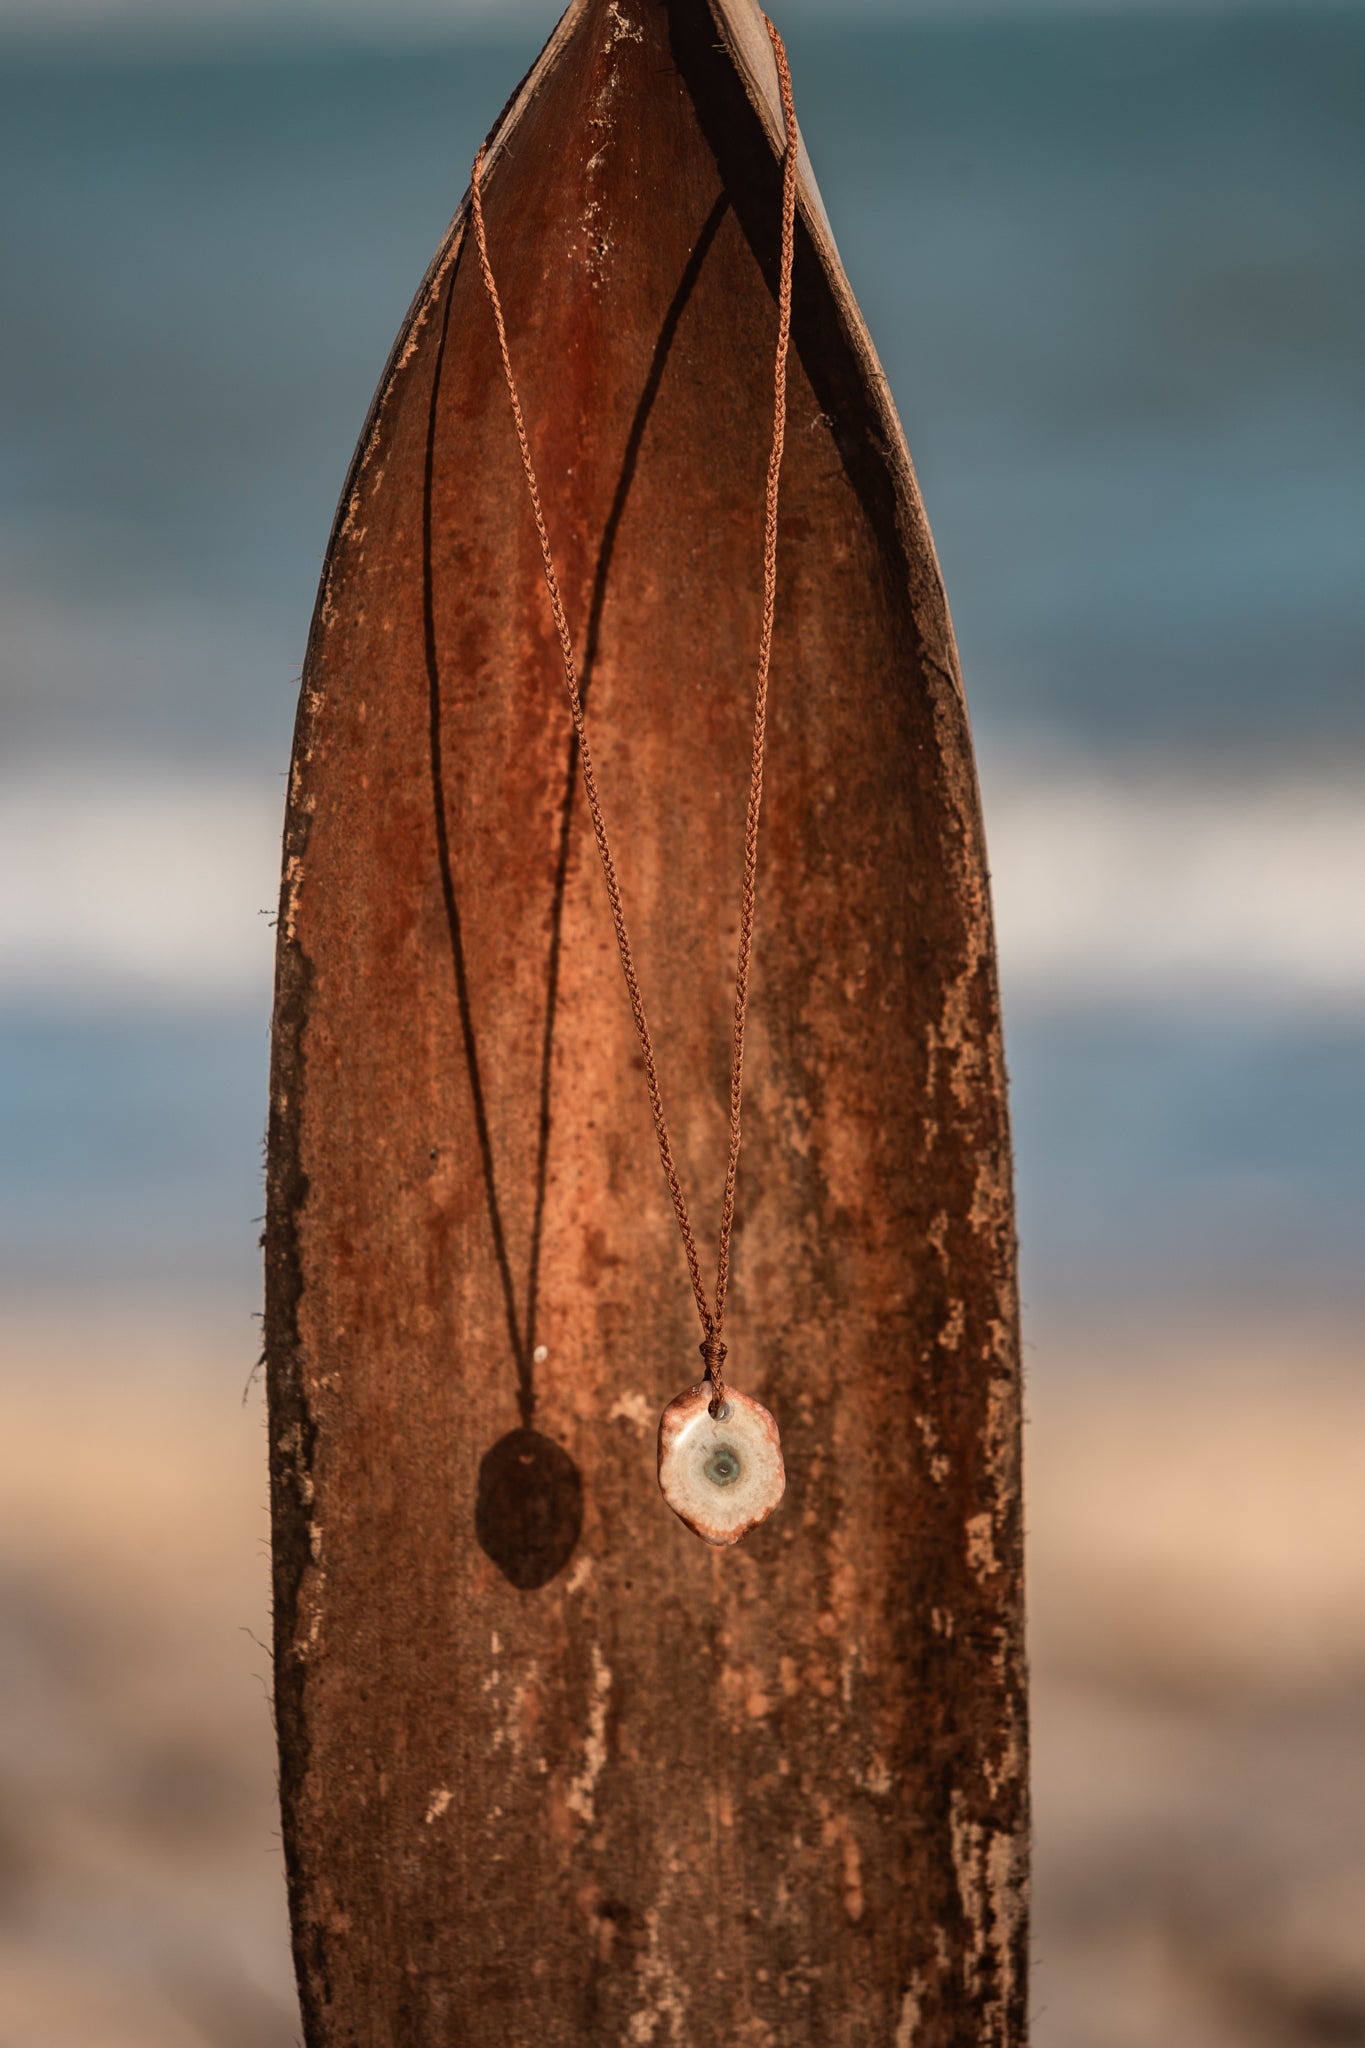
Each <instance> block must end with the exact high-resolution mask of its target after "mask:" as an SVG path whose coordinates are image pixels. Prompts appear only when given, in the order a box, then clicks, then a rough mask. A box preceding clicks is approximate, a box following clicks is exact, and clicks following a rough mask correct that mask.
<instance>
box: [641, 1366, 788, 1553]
mask: <svg viewBox="0 0 1365 2048" xmlns="http://www.w3.org/2000/svg"><path fill="white" fill-rule="evenodd" d="M710 1400H711V1387H710V1382H709V1381H706V1380H703V1381H702V1383H701V1385H700V1386H696V1387H689V1388H688V1389H687V1392H686V1393H685V1394H679V1395H678V1397H677V1399H676V1400H674V1401H670V1402H669V1404H668V1406H667V1407H666V1408H665V1410H664V1412H663V1414H662V1415H661V1416H660V1418H659V1485H660V1487H661V1488H662V1491H663V1496H664V1499H665V1500H666V1501H667V1502H668V1505H669V1506H670V1507H671V1508H672V1510H673V1512H674V1514H675V1515H677V1516H678V1517H679V1518H680V1519H681V1520H682V1521H684V1522H686V1524H687V1526H688V1528H689V1529H691V1530H694V1531H695V1533H696V1534H697V1535H698V1536H700V1537H702V1538H704V1540H705V1541H706V1542H707V1543H715V1544H717V1545H720V1544H726V1543H738V1541H739V1539H740V1537H741V1536H745V1535H747V1534H748V1532H749V1530H750V1529H753V1528H756V1527H757V1525H758V1524H759V1523H760V1522H762V1521H766V1520H767V1518H768V1516H769V1515H770V1514H771V1513H772V1511H773V1509H774V1508H775V1507H776V1506H777V1504H778V1502H779V1501H780V1500H781V1498H782V1493H783V1489H784V1487H785V1486H786V1483H787V1474H786V1470H785V1468H784V1466H783V1463H782V1444H781V1439H780V1438H779V1436H778V1433H777V1424H776V1422H774V1420H773V1418H772V1416H771V1415H770V1414H769V1413H768V1411H767V1409H766V1408H765V1407H764V1406H763V1404H762V1402H761V1401H753V1400H751V1399H750V1398H749V1396H748V1395H747V1394H737V1393H736V1392H735V1391H734V1389H733V1388H732V1387H727V1388H726V1390H725V1409H724V1412H723V1413H722V1414H721V1415H720V1416H713V1415H712V1414H711V1412H710V1405H709V1404H710Z"/></svg>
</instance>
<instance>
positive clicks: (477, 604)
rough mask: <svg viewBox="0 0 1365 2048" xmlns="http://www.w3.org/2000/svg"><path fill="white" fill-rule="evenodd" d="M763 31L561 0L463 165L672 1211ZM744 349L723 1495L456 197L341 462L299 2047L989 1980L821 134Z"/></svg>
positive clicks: (911, 720) (954, 995)
mask: <svg viewBox="0 0 1365 2048" xmlns="http://www.w3.org/2000/svg"><path fill="white" fill-rule="evenodd" d="M755 28H756V29H757V32H758V33H757V37H755V34H754V30H755ZM766 48H767V39H766V36H765V35H763V33H762V27H761V22H760V20H759V17H758V15H757V11H756V9H755V8H754V7H753V5H752V0H714V5H713V6H712V5H708V4H706V0H578V4H576V5H575V6H574V7H572V8H571V9H570V12H569V14H568V16H566V18H565V21H564V23H563V24H562V25H561V28H560V29H559V31H557V33H556V36H555V37H554V38H552V41H551V44H550V45H549V46H548V49H547V53H546V55H545V57H543V58H542V60H541V62H540V64H539V65H538V66H537V69H536V71H535V72H533V73H532V75H531V78H530V80H528V82H527V85H526V86H525V87H524V88H523V89H522V92H521V94H520V95H519V96H518V98H517V99H516V100H515V101H514V103H513V105H512V107H511V109H510V110H509V113H508V114H507V115H506V116H505V117H504V120H503V122H502V124H501V126H500V127H499V129H498V131H497V140H496V142H495V145H494V146H493V148H492V149H491V150H490V156H489V160H488V168H487V171H486V174H485V178H486V182H485V209H486V214H487V220H488V232H489V238H490V244H491V247H492V250H493V255H494V261H495V264H496V267H497V273H498V281H499V285H500V288H501V292H502V297H503V302H504V307H505V310H506V314H507V320H508V328H509V336H510V341H511V347H512V352H513V359H514V362H515V364H516V368H517V375H518V381H519V384H520V389H521V396H522V400H523V403H524V405H525V408H526V413H527V421H528V426H529V429H530V434H531V440H532V445H533V449H534V452H535V459H536V465H537V469H538V472H539V476H540V482H541V488H542V492H543V496H544V499H545V507H546V515H547V519H548V522H549V526H550V530H551V534H552V537H553V541H554V546H555V552H556V560H557V565H558V568H559V572H560V579H561V582H562V585H563V588H564V592H565V597H566V601H567V604H568V607H569V613H570V618H571V622H572V625H573V629H574V633H575V638H576V641H577V644H578V647H579V650H580V655H581V659H582V666H583V670H584V674H585V679H586V686H587V701H588V715H589V718H590V720H591V722H592V727H593V733H594V746H595V751H596V754H597V757H598V762H599V772H600V776H601V782H602V789H603V797H604V802H605V804H606V807H607V812H608V818H609V822H610V825H611V828H612V834H613V841H614V844H615V848H616V851H617V854H618V860H619V866H620V869H621V876H622V885H623V889H624V892H625V899H626V905H627V909H628V913H629V916H630V921H631V930H632V936H633V937H634V939H635V943H636V948H637V953H638V956H639V964H640V972H641V978H642V982H643V985H644V990H645V996H646V1001H647V1003H648V1005H649V1009H650V1014H651V1022H652V1025H653V1028H654V1032H655V1038H656V1044H657V1049H658V1054H659V1062H660V1069H661V1073H662V1078H663V1084H664V1090H665V1099H666V1102H667V1107H668V1114H669V1121H670V1125H671V1128H672V1130H673V1134H674V1139H675V1144H676V1148H677V1152H678V1155H679V1162H680V1165H681V1167H682V1170H683V1174H684V1179H685V1182H686V1186H687V1189H688V1193H689V1197H690V1201H691V1205H692V1210H693V1215H694V1220H695V1222H696V1224H697V1227H698V1232H699V1235H702V1236H704V1238H705V1240H706V1241H707V1243H708V1244H709V1243H710V1242H712V1241H713V1233H714V1227H715V1220H716V1215H717V1210H718V1202H719V1192H720V1184H721V1179H722V1175H723V1170H724V1151H725V1139H726V1118H727V1086H728V1056H729V1044H730V1016H729V1006H730V1002H731V1000H732V993H733V973H734V941H735V931H736V922H737V896H738V882H739V874H740V865H741V857H742V832H743V812H744V793H745V785H746V776H747V768H748V740H749V727H750V720H751V716H752V690H753V673H754V658H755V654H756V649H757V636H758V620H759V596H760V591H759V571H760V565H761V548H762V520H763V479H764V470H765V464H766V459H767V450H768V437H769V435H770V432H771V404H772V385H771V378H772V356H773V346H774V340H775V330H776V309H775V303H774V291H775V281H776V268H777V252H778V232H779V203H780V200H779V188H780V167H779V162H778V158H777V149H778V147H779V145H780V132H781V131H780V120H779V118H778V116H777V114H776V112H775V85H771V83H770V81H769V79H768V77H767V75H766V74H765V73H764V71H763V69H762V62H761V59H762V56H763V54H764V53H765V52H766ZM756 52H757V53H758V54H757V55H755V53H756ZM769 63H770V59H769ZM796 91H797V105H798V110H799V107H800V91H801V79H800V75H799V72H798V75H797V77H796ZM790 375H791V391H790V410H789V427H788V438H787V453H786V461H785V467H784V471H783V483H782V517H781V527H780V552H779V588H778V615H777V635H776V643H775V652H774V659H773V681H772V697H771V706H770V714H769V718H770V722H769V743H768V771H767V779H766V789H765V801H764V819H763V843H762V851H761V860H760V876H759V889H760V900H759V922H758V938H757V946H756V954H755V979H754V987H753V995H752V1001H751V1009H750V1025H749V1065H748V1079H747V1087H746V1097H745V1141H744V1153H743V1158H742V1161H741V1168H740V1188H739V1211H738V1221H737V1227H736V1233H735V1247H734V1279H733V1283H732V1292H731V1304H730V1309H729V1314H728V1317H727V1327H726V1337H727V1341H728V1343H729V1346H730V1357H729V1362H728V1376H729V1377H730V1378H731V1379H732V1380H733V1382H734V1384H735V1385H736V1386H738V1387H740V1388H743V1389H744V1390H745V1391H747V1392H749V1393H751V1394H753V1395H754V1396H756V1397H757V1398H758V1399H759V1400H761V1401H763V1402H764V1403H765V1404H766V1405H767V1406H768V1407H769V1408H771V1409H772V1410H773V1412H774V1414H775V1415H776V1416H777V1418H778V1421H779V1423H780V1425H781V1430H782V1439H783V1447H784V1451H785V1456H786V1466H787V1493H786V1498H785V1500H784V1502H783V1504H782V1506H781V1508H780V1509H779V1510H778V1512H777V1513H776V1514H775V1515H774V1516H773V1517H772V1519H771V1520H770V1521H768V1522H767V1523H765V1524H764V1525H763V1526H762V1527H761V1528H759V1529H758V1530H756V1531H755V1532H754V1533H753V1534H752V1535H751V1536H750V1537H749V1538H748V1539H747V1540H746V1541H745V1542H744V1543H742V1544H740V1545H739V1546H737V1548H735V1549H734V1550H733V1551H726V1552H723V1553H718V1552H715V1551H713V1550H711V1549H710V1548H709V1547H708V1546H706V1545H704V1544H702V1543H701V1542H699V1541H698V1540H697V1538H696V1537H695V1536H693V1535H691V1534H690V1533H689V1532H688V1531H687V1530H686V1529H685V1528H684V1527H683V1526H682V1525H681V1524H680V1523H679V1522H678V1521H677V1520H676V1519H675V1518H674V1517H673V1515H671V1514H670V1512H669V1510H668V1508H667V1507H666V1506H665V1504H664V1502H663V1500H662V1498H661V1497H660V1494H659V1492H658V1489H657V1486H656V1484H655V1480H654V1443H655V1431H656V1427H657V1420H658V1415H659V1412H660V1410H661V1409H662V1408H663V1406H664V1404H665V1403H666V1402H667V1401H668V1400H669V1399H670V1398H671V1397H672V1396H673V1395H674V1394H676V1393H677V1392H678V1391H679V1389H680V1388H681V1387H682V1386H684V1385H685V1384H687V1383H688V1382H689V1381H690V1380H693V1379H695V1378H697V1377H698V1375H699V1370H700V1364H699V1360H698V1357H697V1343H698V1337H699V1332H698V1329H697V1326H696V1317H695V1311H694V1307H693V1303H692V1297H691V1292H690V1289H689V1286H688V1282H687V1275H686V1269H685V1266H684V1263H683V1256H682V1250H681V1246H680V1244H679V1240H678V1235H677V1230H676V1226H675V1223H674V1219H673V1215H672V1211H671V1208H670V1205H669V1201H668V1196H667V1191H666V1189H665V1187H664V1184H663V1179H662V1176H661V1174H660V1170H659V1162H658V1155H657V1152H656V1150H655V1145H654V1139H653V1135H652V1133H651V1129H650V1123H649V1114H648V1106H647V1102H646V1099H645V1091H644V1085H643V1080H642V1075H641V1070H640V1060H639V1053H638V1048H637V1046H636V1043H635V1038H634V1033H633V1029H632V1025H631V1019H630V1014H629V1010H628V1008H627V1004H626V999H625V994H624V991H623V989H622V986H621V978H620V969H619V965H618V962H617V959H616V953H615V947H614V943H613V938H612V932H611V927H610V922H609V919H608V915H607V908H606V901H605V894H604V890H603V886H602V877H601V873H600V871H599V868H598V865H597V857H596V853H595V850H594V848H593V845H592V841H591V835H590V832H589V830H588V825H587V818H586V813H585V809H584V806H583V803H582V798H581V791H580V790H579V788H578V787H577V782H576V777H577V763H576V761H575V759H574V757H573V753H572V750H571V747H570V744H569V722H568V712H567V706H566V703H565V698H564V691H563V679H562V672H561V669H560V664H559V656H558V652H557V648H556V645H555V642H554V637H553V629H552V626H551V622H550V616H549V609H548V604H547V601H546V595H545V588H544V583H543V580H542V575H541V568H540V562H539V556H538V553H537V548H536V541H535V533H534V529H533V526H532V523H531V517H530V509H529V505H528V503H527V497H526V489H525V483H524V480H523V478H522V475H521V471H520V466H519V463H518V457H517V450H516V444H515V440H514V437H513V430H512V421H511V416H510V409H509V407H508V403H507V395H506V391H505V388H504V385H503V381H502V374H501V370H500V367H499V364H498V360H497V355H496V342H495V336H494V331H493V325H492V319H491V315H490V311H489V307H488V303H487V299H486V297H485V295H484V291H483V286H482V282H481V280H480V277H479V274H478V267H477V262H476V260H475V257H474V250H473V244H472V237H470V236H468V235H467V234H466V229H465V217H464V214H463V211H462V212H461V214H460V215H458V216H457V218H456V221H455V224H454V226H453V227H452V229H451V232H450V235H449V237H448V239H447V241H446V243H445V244H444V246H443V248H442V249H441V251H440V252H439V254H438V257H437V259H436V262H435V264H434V265H433V268H432V270H431V272H430V274H429V276H428V279H427V280H426V282H425V284H424V286H423V288H422V290H421V292H420V293H419V296H418V299H417V301H416V303H415V306H414V309H413V312H412V314H411V315H410V317H409V320H408V323H407V325H406V327H405V328H404V331H403V334H402V336H401V337H400V342H399V345H398V347H397V349H396V351H395V354H394V357H393V359H392V361H391V363H390V366H389V369H388V371H387V373H386V376H385V379H384V382H383V384H382V385H381V389H380V394H379V397H378V398H377V400H376V403H375V408H374V411H373V413H372V415H371V419H370V421H369V423H368V425H367V427H366V429H365V433H364V436H363V438H362V441H361V444H360V448H359V450H358V452H357V457H356V461H355V465H354V468H353V471H352V474H351V477H350V480H349V483H348V486H347V492H346V495H345V498H344V501H343V505H342V510H341V514H340V515H339V519H338V524H337V528H336V531H335V534H334V536H333V540H332V546H331V550H330V553H329V556H328V562H327V568H326V572H325V575H324V581H323V588H322V593H321V596H320V599H319V604H318V610H317V614H316V617H315V621H314V629H313V635H312V640H311V643H310V649H309V655H308V662H307V667H306V672H305V677H304V687H303V696H302V702H301V706H300V712H299V723H298V732H297V738H296V745H295V756H294V765H293V776H292V784H291V792H290V802H289V815H288V824H287V832H286V855H285V874H284V888H283V898H282V914H281V929H280V950H279V966H278V985H277V1001H276V1017H275V1041H274V1068H273V1081H272V1109H271V1134H270V1192H269V1216H268V1226H267V1319H266V1320H267V1350H268V1360H269V1390H270V1418H271V1471H272V1498H273V1518H274V1536H275V1594H276V1702H277V1714H278V1723H279V1735H280V1752H281V1790H282V1800H283V1809H284V1828H285V1843H286V1851H287V1857H288V1866H289V1877H290V1897H291V1909H292V1914H293V1924H294V1936H295V1947H296V1955H297V1961H298V1969H299V1981H300V1989H301V1996H302V2004H303V2014H304V2025H305V2032H306V2038H307V2041H308V2043H309V2044H310V2048H323V2044H326V2048H342V2044H346V2048H351V2044H354V2048H438V2044H439V2048H454V2044H461V2048H464V2044H469V2048H494V2044H497V2048H508V2044H518V2043H535V2044H538V2048H539V2044H543V2048H559V2044H571V2043H572V2044H586V2043H589V2042H591V2043H601V2044H616V2043H621V2044H633V2043H638V2044H649V2043H652V2044H654V2048H779V2044H780V2048H798V2044H801V2048H804V2044H811V2048H816V2044H819V2048H825V2044H829V2048H855V2044H856V2048H863V2044H869V2048H870V2044H885V2048H947V2044H950V2043H951V2044H954V2048H965V2044H968V2043H971V2044H976V2048H991V2044H1002V2048H1003V2044H1010V2048H1013V2044H1017V2043H1020V2042H1022V2041H1023V2039H1024V2036H1025V2008H1024V1970H1025V1928H1024V1914H1023V1897H1024V1872H1025V1859H1026V1821H1027V1796H1026V1724H1025V1704H1024V1677H1023V1665H1022V1594H1021V1520H1020V1488H1019V1447H1018V1439H1019V1381H1018V1356H1017V1331H1016V1307H1015V1292H1014V1265H1013V1261H1014V1248H1013V1222H1012V1206H1011V1193H1010V1167H1009V1153H1008V1134H1007V1126H1006V1115H1005V1099H1004V1076H1003V1066H1002V1058H1001V1047H1000V1033H999V1017H998V1004H997V994H996V981H995V969H994V957H993V947H992V939H991V931H990V918H989V904H988V894H987V884H986V870H985V855H984V849H983V844H982V838H981V830H980V821H979V812H978V803H977V796H976V785H975V775H974V770H973V764H972V757H971V746H970V739H969V734H968V728H967V720H966V713H965V709H964V704H963V699H962V694H961V687H960V683H959V679H958V673H957V666H956V657H955V654H954V650H953V643H952V635H951V628H950V625H949V621H948V615H947V609H946V605H945V603H944V599H943V595H942V590H941V587H940V583H939V578H938V571H937V567H936V564H935V561H934V556H933V551H932V545H931V542H930V539H929V535H928V530H927V527H926V526H925V524H924V520H923V515H922V513H921V510H920V506H919V500H918V496H917V493H916V490H915V486H914V481H913V477H912V475H911V472H910V469H909V465H908V460H907V459H906V457H905V453H904V446H903V442H902V440H901V437H900V432H899V427H898V426H897V423H896V421H895V416H894V413H893V412H892V410H891V408H890V400H889V398H888V396H887V394H886V391H885V387H884V384H883V383H882V382H881V381H880V373H879V372H878V371H877V368H876V363H875V358H874V357H873V355H872V353H871V348H870V344H869V343H868V341H867V338H866V335H865V333H864V331H863V329H862V326H861V322H860V321H859V319H858V316H857V311H856V308H855V307H854V306H853V303H852V300H851V297H850V296H849V294H848V289H847V286H846V284H845V283H844V281H843V278H842V273H841V272H840V271H839V270H838V267H837V259H836V258H835V257H834V255H833V250H832V245H831V243H830V241H829V237H828V231H827V229H826V227H825V225H824V222H823V217H822V216H821V214H820V212H819V208H818V202H817V201H816V200H815V198H814V196H813V191H812V189H811V188H810V187H809V186H808V185H807V186H806V187H804V188H803V199H802V210H801V224H800V230H799V237H798V249H797V260H796V307H795V319H794V328H793V347H792V359H791V372H790Z"/></svg>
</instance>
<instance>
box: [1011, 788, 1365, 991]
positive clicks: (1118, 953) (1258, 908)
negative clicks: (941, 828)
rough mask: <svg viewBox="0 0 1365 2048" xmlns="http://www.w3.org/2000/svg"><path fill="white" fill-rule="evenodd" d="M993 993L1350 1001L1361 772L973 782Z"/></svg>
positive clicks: (1361, 843) (1364, 852) (1364, 801)
mask: <svg viewBox="0 0 1365 2048" xmlns="http://www.w3.org/2000/svg"><path fill="white" fill-rule="evenodd" d="M984 794H985V805H986V833H987V840H988V843H989V847H990V855H991V866H992V885H993V891H994V897H995V906H996V924H997V933H998V942H999V946H1000V960H1001V975H1002V979H1003V982H1004V987H1005V992H1006V997H1007V999H1009V998H1017V999H1023V1000H1030V1001H1034V1002H1042V1003H1046V1004H1069V1003H1074V1002H1076V1001H1078V1000H1080V1001H1093V1000H1095V999H1097V998H1099V999H1104V998H1107V997H1120V998H1124V999H1128V1000H1134V999H1137V1000H1154V1001H1159V1002H1163V1003H1169V1002H1171V1001H1177V1002H1179V1001H1202V1000H1206V999H1209V998H1213V999H1218V998H1234V999H1235V998H1237V997H1239V996H1240V997H1244V998H1246V999H1249V1000H1256V1001H1258V1002H1266V1001H1270V1002H1290V1003H1292V1002H1309V1003H1313V1004H1319V1005H1320V1004H1324V1003H1325V1004H1338V1003H1342V1002H1346V1003H1352V1004H1353V1003H1358V1002H1360V1001H1361V1000H1362V998H1365V773H1353V774H1341V775H1339V776H1335V777H1334V776H1330V775H1311V776H1310V775H1286V776H1283V777H1276V778H1273V779H1271V778H1267V779H1263V780H1261V781H1259V782H1246V781H1230V780H1229V781H1220V780H1219V779H1217V778H1216V777H1210V776H1203V777H1195V776H1192V775H1189V774H1188V773H1187V774H1185V775H1183V776H1182V775H1180V774H1178V773H1177V774H1171V773H1154V772H1152V771H1150V770H1149V771H1147V772H1146V773H1144V774H1141V775H1138V774H1135V775H1133V776H1131V777H1119V776H1116V775H1112V774H1109V775H1100V774H1095V773H1086V772H1084V771H1080V770H1074V771H1072V772H1071V773H1070V774H1064V775H1057V776H1048V777H1043V778H1035V777H1029V778H1027V779H1025V778H1017V779H1016V778H1012V777H1011V776H1010V775H1008V774H1005V775H1002V776H999V777H990V776H988V777H987V778H986V787H985V792H984Z"/></svg>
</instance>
